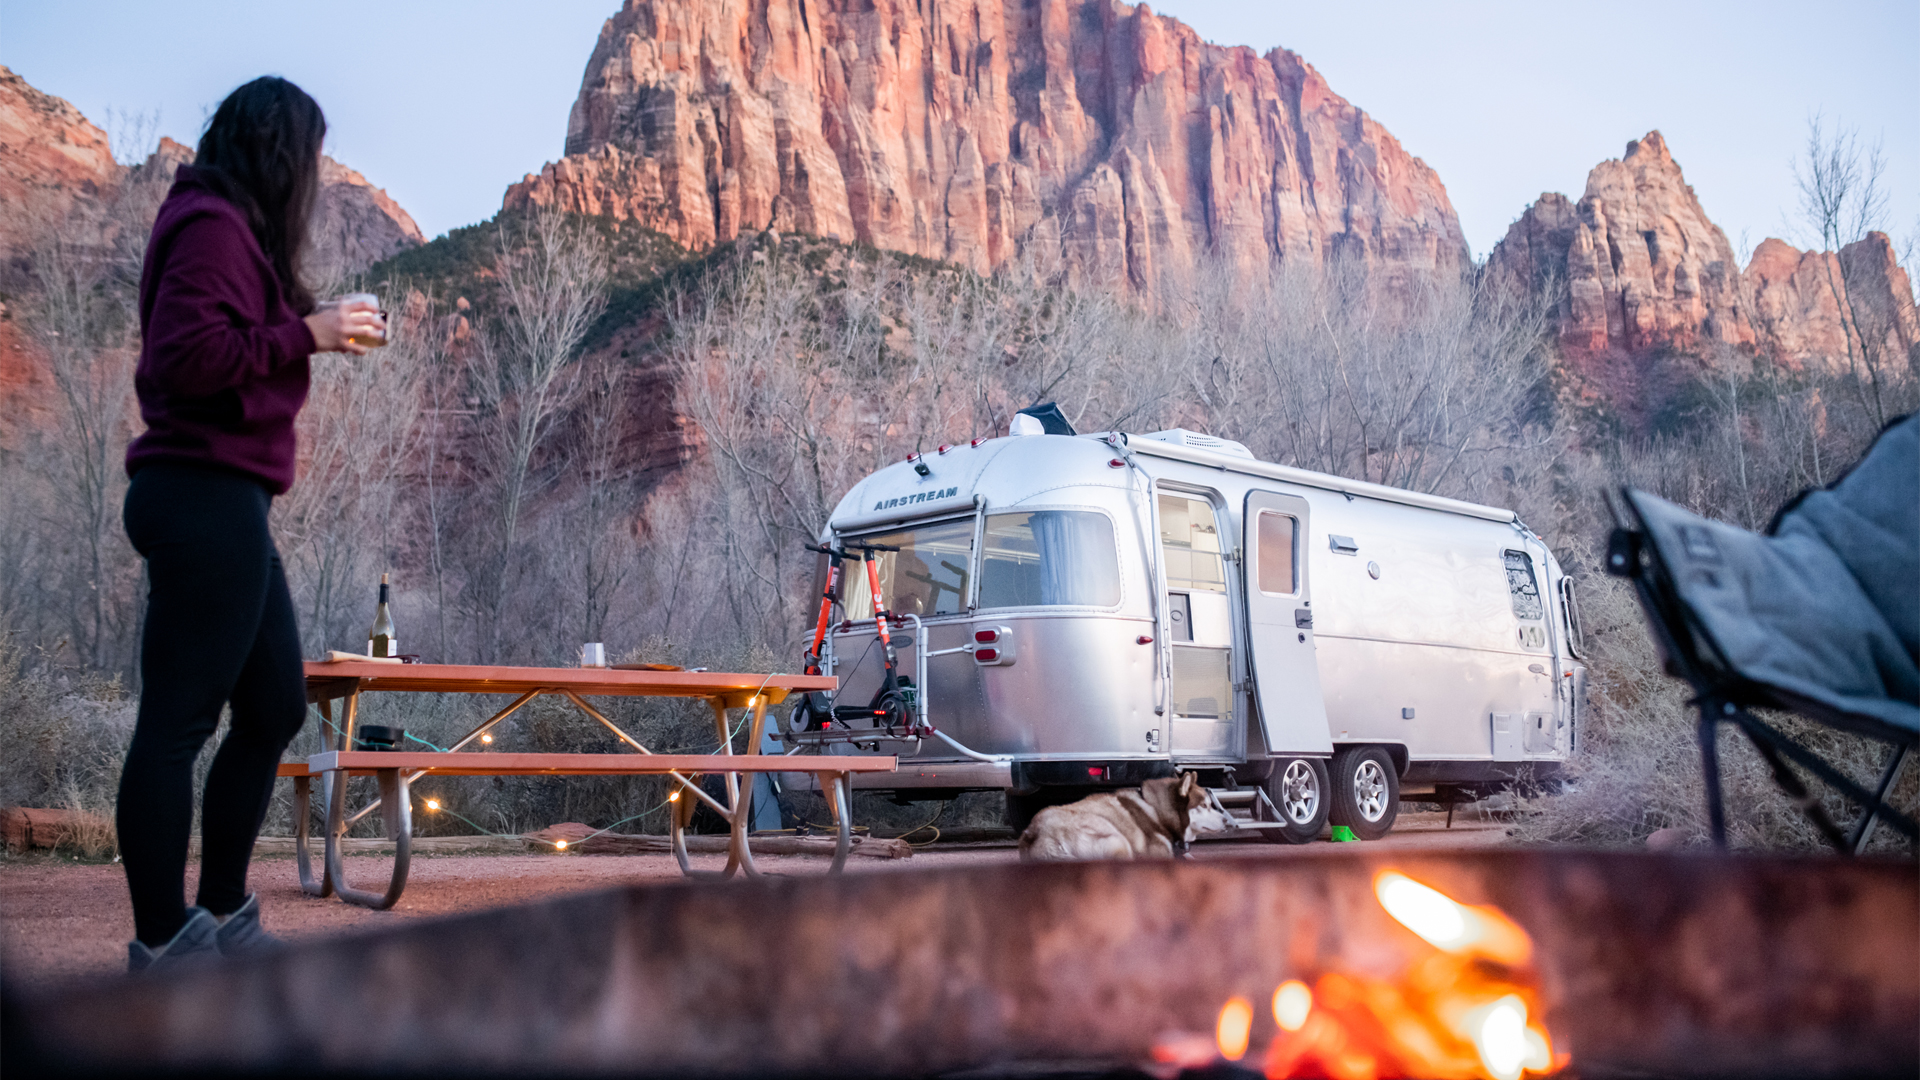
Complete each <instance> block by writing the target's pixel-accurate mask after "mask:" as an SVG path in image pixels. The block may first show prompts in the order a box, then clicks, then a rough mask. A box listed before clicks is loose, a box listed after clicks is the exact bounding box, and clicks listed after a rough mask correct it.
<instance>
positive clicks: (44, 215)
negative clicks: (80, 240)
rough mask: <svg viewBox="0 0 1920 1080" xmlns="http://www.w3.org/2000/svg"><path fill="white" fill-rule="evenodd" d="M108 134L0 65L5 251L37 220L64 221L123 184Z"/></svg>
mask: <svg viewBox="0 0 1920 1080" xmlns="http://www.w3.org/2000/svg"><path fill="white" fill-rule="evenodd" d="M119 168H120V167H119V166H118V165H116V164H115V163H114V160H113V153H112V151H111V150H110V149H109V148H108V146H107V133H106V132H104V131H101V130H100V129H99V128H97V127H95V126H93V124H91V123H89V122H88V120H87V118H86V117H84V116H82V115H80V110H79V109H76V108H74V107H73V106H72V105H69V104H68V103H67V102H66V101H64V100H62V99H60V98H57V97H53V96H52V95H50V94H43V93H41V92H40V91H38V90H36V89H34V88H33V87H32V86H29V85H28V84H27V81H26V80H25V79H22V78H21V77H20V76H18V75H15V74H14V73H13V72H12V71H11V70H9V69H8V68H6V67H4V66H0V206H3V207H5V213H0V249H5V250H12V249H14V248H15V247H16V246H17V245H19V244H20V243H22V242H24V241H25V240H27V238H28V236H29V234H30V233H31V231H32V229H33V228H34V225H35V222H38V221H46V220H51V221H60V220H64V219H65V218H66V216H67V215H68V214H69V213H70V212H71V211H72V209H73V206H74V203H75V201H76V200H89V199H98V198H100V197H101V196H102V195H104V194H106V192H107V191H108V190H109V189H111V188H112V187H114V186H116V185H117V184H118V182H119Z"/></svg>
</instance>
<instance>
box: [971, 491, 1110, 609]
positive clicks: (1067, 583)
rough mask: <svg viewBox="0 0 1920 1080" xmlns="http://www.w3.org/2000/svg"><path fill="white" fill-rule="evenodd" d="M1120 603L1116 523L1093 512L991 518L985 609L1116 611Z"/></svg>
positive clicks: (983, 566)
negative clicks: (1098, 608)
mask: <svg viewBox="0 0 1920 1080" xmlns="http://www.w3.org/2000/svg"><path fill="white" fill-rule="evenodd" d="M1119 602H1120V556H1119V553H1118V550H1117V549H1116V548H1115V546H1114V542H1113V521H1112V520H1111V519H1109V518H1108V517H1107V515H1105V514H1101V513H1097V512H1095V511H1091V510H1034V511H1031V512H1029V513H1024V514H989V515H987V528H986V539H985V541H984V550H983V551H982V552H981V562H980V606H981V607H982V608H1011V607H1042V606H1049V607H1051V606H1070V607H1112V606H1114V605H1115V604H1118V603H1119Z"/></svg>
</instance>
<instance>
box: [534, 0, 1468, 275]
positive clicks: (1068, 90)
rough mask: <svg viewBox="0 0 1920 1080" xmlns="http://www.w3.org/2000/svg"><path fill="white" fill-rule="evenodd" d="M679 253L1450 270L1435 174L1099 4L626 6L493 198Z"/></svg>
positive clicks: (1333, 104)
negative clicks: (620, 223)
mask: <svg viewBox="0 0 1920 1080" xmlns="http://www.w3.org/2000/svg"><path fill="white" fill-rule="evenodd" d="M529 205H541V206H559V207H562V208H564V209H568V210H574V211H583V212H588V213H596V214H610V215H613V216H615V217H617V218H622V219H634V220H637V221H639V222H641V223H642V224H644V225H646V226H648V227H649V228H652V229H656V230H658V231H660V232H662V233H665V234H666V235H668V236H670V237H672V238H673V239H675V240H676V241H678V242H680V243H681V244H683V245H685V246H687V247H689V248H694V249H698V248H704V247H707V246H709V245H711V244H714V243H716V242H719V241H725V240H728V239H731V238H732V237H734V236H736V235H738V234H740V233H742V232H747V231H754V230H759V229H762V228H766V227H769V226H771V227H773V228H775V229H779V230H781V231H789V230H799V231H801V232H806V233H812V234H815V235H819V236H826V237H833V238H837V239H840V240H843V241H858V242H862V243H870V244H873V245H876V246H878V247H882V248H887V249H890V250H894V251H901V252H907V253H910V254H914V255H922V256H926V257H929V258H935V259H942V260H947V261H951V262H956V263H960V264H963V265H966V266H969V267H972V268H973V269H975V270H979V271H986V270H989V269H992V268H994V267H998V266H1001V265H1003V264H1005V263H1007V262H1009V261H1012V260H1016V259H1022V258H1026V259H1031V260H1033V261H1034V262H1035V263H1036V264H1037V265H1039V266H1041V267H1043V268H1053V267H1059V268H1063V269H1065V270H1066V271H1067V272H1068V273H1069V275H1070V277H1071V278H1072V279H1073V280H1074V281H1076V282H1078V283H1081V284H1086V285H1093V286H1100V287H1114V286H1126V287H1130V288H1131V289H1133V290H1136V291H1138V292H1142V293H1148V294H1151V293H1154V292H1156V291H1158V290H1160V289H1161V288H1162V287H1164V286H1165V285H1166V284H1169V283H1171V282H1173V281H1176V280H1178V279H1180V278H1182V277H1185V276H1187V275H1190V274H1191V273H1192V271H1193V268H1194V267H1195V265H1196V264H1197V262H1198V261H1199V260H1200V259H1202V258H1203V257H1204V256H1207V255H1209V254H1217V255H1218V256H1219V257H1221V258H1222V259H1223V260H1224V261H1225V262H1226V263H1227V264H1228V265H1230V266H1231V267H1232V268H1233V269H1234V270H1235V271H1236V272H1239V273H1266V272H1267V271H1268V269H1269V268H1270V267H1271V266H1272V265H1273V264H1274V263H1275V261H1276V260H1282V259H1307V260H1312V261H1314V262H1316V263H1318V262H1320V261H1322V260H1325V259H1326V258H1328V257H1329V256H1330V255H1331V254H1333V253H1335V252H1348V253H1351V254H1353V255H1355V256H1358V257H1360V258H1362V259H1364V260H1365V261H1366V264H1367V266H1368V267H1369V269H1370V271H1372V272H1376V273H1378V274H1379V275H1381V276H1382V277H1383V278H1384V279H1386V280H1388V281H1391V280H1393V279H1395V278H1404V277H1405V276H1407V275H1424V274H1431V273H1434V272H1450V273H1457V272H1460V271H1461V270H1463V269H1464V268H1465V266H1466V264H1467V262H1468V255H1467V246H1466V242H1465V240H1464V238H1463V237H1462V234H1461V232H1460V228H1459V224H1458V221H1457V220H1456V218H1455V216H1454V212H1453V208H1452V205H1451V204H1450V203H1449V202H1448V199H1447V195H1446V190H1445V188H1444V187H1442V185H1441V183H1440V180H1439V178H1438V177H1437V176H1436V175H1435V174H1434V172H1433V170H1431V169H1429V168H1428V167H1427V166H1426V165H1425V163H1423V162H1422V161H1420V160H1419V159H1418V158H1415V157H1413V156H1411V155H1409V154H1408V153H1407V152H1406V151H1405V150H1404V149H1402V148H1401V146H1400V144H1399V143H1398V142H1397V141H1396V140H1395V139H1394V138H1393V136H1392V135H1390V134H1388V133H1387V132H1386V130H1385V129H1383V128H1382V127H1380V125H1379V124H1377V123H1375V122H1374V121H1373V120H1372V119H1371V118H1369V117H1368V116H1367V115H1366V114H1365V113H1364V112H1362V111H1361V110H1359V109H1357V108H1355V107H1354V106H1353V105H1351V104H1349V103H1348V102H1347V101H1346V100H1345V99H1343V98H1341V97H1340V96H1339V95H1337V94H1335V93H1333V92H1332V91H1331V90H1330V89H1329V88H1328V87H1327V84H1326V82H1325V80H1323V79H1322V78H1321V77H1320V75H1319V73H1318V72H1316V71H1314V69H1313V68H1312V67H1310V66H1309V65H1307V64H1306V63H1305V62H1304V61H1302V60H1301V59H1300V58H1299V57H1298V56H1296V55H1294V54H1293V53H1291V52H1287V51H1285V50H1280V49H1276V50H1273V51H1272V52H1269V53H1268V54H1266V55H1265V56H1260V55H1258V54H1256V53H1255V52H1254V51H1253V50H1252V49H1249V48H1244V47H1240V48H1223V47H1220V46H1216V45H1211V44H1208V43H1206V42H1203V41H1201V40H1200V38H1199V36H1198V35H1196V34H1195V33H1194V31H1193V30H1191V29H1189V28H1188V27H1186V26H1184V25H1182V24H1181V23H1179V22H1177V21H1175V20H1173V19H1171V18H1167V17H1164V16H1159V15H1155V14H1154V13H1153V12H1152V11H1151V10H1149V9H1148V7H1147V6H1146V5H1145V4H1141V5H1140V6H1138V7H1129V6H1127V5H1126V4H1123V3H1117V2H1113V0H1031V2H1028V3H1024V4H1022V3H1006V2H1003V0H983V2H981V3H977V4H975V5H972V6H967V7H953V6H948V5H941V4H937V3H936V4H927V3H925V2H924V0H825V2H822V0H767V2H765V3H750V2H747V0H627V3H626V6H625V7H624V8H623V9H622V10H621V11H620V12H619V14H617V15H615V16H614V17H612V18H611V19H609V20H607V22H606V25H605V26H604V27H602V29H601V32H600V38H599V41H598V43H597V44H596V45H595V47H594V50H593V55H592V58H591V60H590V61H589V62H588V64H587V70H586V75H585V77H584V79H583V80H582V82H581V88H580V96H579V98H578V99H577V100H576V101H575V103H574V107H573V112H572V116H571V118H570V119H569V121H568V127H567V142H566V156H565V157H564V158H563V159H562V160H560V161H558V162H555V163H552V164H549V165H547V166H546V167H545V168H544V169H542V170H541V172H540V174H539V175H537V176H534V175H529V176H528V177H527V178H526V179H525V180H524V181H523V182H522V183H519V184H516V185H514V186H513V187H512V188H511V189H509V190H508V192H507V195H506V199H505V206H506V207H507V208H509V209H516V208H524V207H527V206H529Z"/></svg>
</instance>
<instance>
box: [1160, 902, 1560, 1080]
mask: <svg viewBox="0 0 1920 1080" xmlns="http://www.w3.org/2000/svg"><path fill="white" fill-rule="evenodd" d="M1374 895H1375V897H1376V898H1377V899H1378V900H1379V902H1380V906H1381V907H1382V908H1384V909H1385V910H1386V911H1387V913H1388V914H1389V915H1391V916H1393V918H1394V919H1395V921H1397V922H1399V923H1400V924H1401V925H1402V926H1404V927H1406V928H1407V929H1408V930H1410V931H1412V932H1413V933H1415V934H1416V935H1418V936H1419V937H1420V938H1422V939H1423V940H1425V941H1426V942H1428V943H1429V944H1431V945H1433V946H1434V948H1435V949H1437V950H1439V951H1438V952H1436V953H1434V954H1432V955H1429V956H1425V957H1422V958H1420V959H1418V960H1416V961H1414V962H1413V964H1412V965H1411V966H1410V967H1408V968H1407V970H1405V971H1404V972H1402V973H1401V975H1400V977H1399V978H1397V979H1380V978H1373V977H1370V976H1364V975H1348V974H1344V973H1341V972H1326V973H1324V974H1322V975H1320V976H1319V977H1318V978H1317V979H1316V980H1314V982H1313V985H1312V986H1311V987H1309V986H1308V984H1307V983H1306V982H1304V981H1301V980H1298V979H1289V980H1287V981H1286V982H1283V983H1281V984H1280V985H1279V986H1278V987H1276V988H1275V989H1274V991H1273V1021H1274V1024H1275V1025H1276V1029H1277V1030H1275V1031H1274V1032H1273V1035H1272V1041H1271V1042H1270V1043H1269V1044H1268V1046H1267V1050H1266V1054H1265V1058H1264V1062H1263V1065H1264V1070H1263V1071H1264V1072H1265V1073H1266V1075H1267V1076H1268V1077H1272V1078H1275V1080H1278V1078H1282V1077H1330V1078H1332V1080H1381V1078H1385V1077H1401V1076H1419V1077H1432V1078H1434V1080H1455V1078H1460V1080H1466V1078H1484V1080H1521V1078H1522V1077H1523V1076H1524V1075H1526V1074H1536V1075H1538V1074H1546V1073H1551V1072H1555V1071H1558V1070H1560V1069H1563V1068H1565V1067H1566V1066H1567V1064H1568V1063H1569V1061H1570V1058H1569V1056H1568V1055H1566V1054H1565V1053H1560V1054H1556V1053H1555V1052H1554V1050H1553V1042H1552V1040H1551V1038H1550V1037H1549V1036H1548V1034H1547V1031H1546V1028H1545V1027H1544V1026H1542V1025H1541V1024H1540V1023H1539V1022H1538V1021H1537V1020H1536V1019H1534V1018H1535V1017H1536V1016H1537V1015H1538V1013H1539V999H1538V996H1537V993H1536V991H1535V989H1534V987H1533V973H1532V971H1531V970H1530V969H1529V967H1528V965H1529V964H1530V963H1531V961H1532V957H1533V942H1532V940H1531V939H1530V938H1528V936H1527V933H1526V931H1525V930H1522V929H1521V928H1520V927H1519V925H1517V924H1516V923H1514V922H1513V920H1511V919H1509V918H1507V916H1506V915H1505V914H1503V913H1502V912H1501V911H1499V909H1497V908H1493V907H1475V906H1471V905H1467V904H1462V903H1460V902H1459V901H1457V900H1454V899H1453V898H1452V897H1449V896H1447V895H1446V894H1444V893H1442V892H1440V891H1439V890H1437V889H1434V888H1432V887H1431V886H1428V885H1424V884H1422V883H1420V882H1418V881H1415V880H1413V879H1412V878H1410V877H1407V876H1406V875H1405V874H1402V873H1400V872H1398V871H1394V870H1387V871H1383V872H1382V873H1380V874H1379V875H1378V876H1377V877H1376V878H1375V879H1374ZM1253 1016H1254V1011H1253V1007H1252V1006H1251V1005H1250V1004H1249V1003H1248V1001H1247V999H1246V998H1244V997H1237V996H1236V997H1234V998H1231V999H1229V1000H1228V1001H1227V1003H1226V1004H1225V1005H1224V1006H1223V1007H1222V1008H1221V1010H1220V1017H1219V1021H1218V1023H1217V1024H1216V1025H1215V1032H1214V1039H1213V1040H1212V1045H1208V1044H1207V1042H1206V1041H1205V1039H1204V1037H1203V1036H1191V1035H1174V1036H1169V1037H1167V1038H1165V1039H1162V1040H1161V1042H1160V1044H1159V1045H1157V1046H1156V1047H1155V1049H1154V1058H1155V1059H1156V1060H1157V1061H1159V1062H1162V1063H1163V1065H1165V1066H1172V1067H1176V1068H1199V1067H1204V1066H1205V1065H1207V1064H1209V1063H1210V1062H1212V1061H1217V1060H1219V1059H1221V1058H1224V1059H1226V1060H1228V1061H1239V1060H1240V1059H1241V1058H1242V1057H1243V1056H1245V1055H1246V1053H1247V1050H1248V1048H1249V1046H1250V1045H1251V1044H1252V1041H1253V1034H1254V1032H1253ZM1216 1050H1217V1052H1218V1056H1217V1057H1216V1056H1215V1055H1214V1052H1215V1051H1216Z"/></svg>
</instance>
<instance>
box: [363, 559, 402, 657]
mask: <svg viewBox="0 0 1920 1080" xmlns="http://www.w3.org/2000/svg"><path fill="white" fill-rule="evenodd" d="M367 655H368V656H399V655H400V642H399V641H398V640H397V639H396V638H395V637H394V634H393V612H392V611H390V610H388V609H387V575H385V574H381V575H380V607H379V608H378V609H376V610H375V611H374V613H373V629H371V630H368V631H367Z"/></svg>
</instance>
